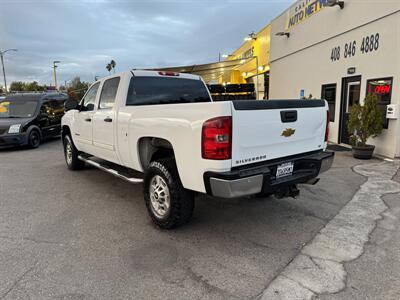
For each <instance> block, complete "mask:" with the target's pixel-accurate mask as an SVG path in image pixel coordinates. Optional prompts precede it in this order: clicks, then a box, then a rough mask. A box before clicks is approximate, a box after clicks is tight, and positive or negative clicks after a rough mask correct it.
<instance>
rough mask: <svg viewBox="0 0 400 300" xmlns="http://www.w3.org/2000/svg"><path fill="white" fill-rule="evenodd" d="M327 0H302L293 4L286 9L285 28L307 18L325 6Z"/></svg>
mask: <svg viewBox="0 0 400 300" xmlns="http://www.w3.org/2000/svg"><path fill="white" fill-rule="evenodd" d="M327 2H328V0H302V1H299V2H297V3H296V4H294V5H293V6H292V7H291V8H290V9H289V10H288V11H287V21H286V29H291V28H293V27H294V26H296V25H297V24H300V23H301V22H303V21H305V20H307V19H308V18H309V17H311V16H312V15H314V14H316V13H318V12H319V11H321V9H323V8H324V7H325V6H326V3H327Z"/></svg>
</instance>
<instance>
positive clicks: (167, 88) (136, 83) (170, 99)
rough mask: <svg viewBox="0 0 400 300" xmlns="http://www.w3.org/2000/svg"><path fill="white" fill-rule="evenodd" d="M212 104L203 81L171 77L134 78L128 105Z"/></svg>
mask: <svg viewBox="0 0 400 300" xmlns="http://www.w3.org/2000/svg"><path fill="white" fill-rule="evenodd" d="M195 102H211V99H210V96H209V94H208V91H207V88H206V86H205V85H204V83H203V82H202V81H201V80H196V79H183V78H171V77H153V76H138V77H132V79H131V82H130V85H129V90H128V97H127V100H126V105H154V104H174V103H195Z"/></svg>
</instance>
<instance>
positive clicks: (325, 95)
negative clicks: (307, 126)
mask: <svg viewBox="0 0 400 300" xmlns="http://www.w3.org/2000/svg"><path fill="white" fill-rule="evenodd" d="M321 99H325V100H326V101H327V102H328V106H329V116H330V120H329V121H330V122H335V106H336V84H324V85H323V86H322V91H321Z"/></svg>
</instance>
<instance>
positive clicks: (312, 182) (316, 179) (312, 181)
mask: <svg viewBox="0 0 400 300" xmlns="http://www.w3.org/2000/svg"><path fill="white" fill-rule="evenodd" d="M319 180H320V179H319V178H313V179H310V180H309V181H307V182H305V183H304V184H310V185H315V184H317V183H318V182H319Z"/></svg>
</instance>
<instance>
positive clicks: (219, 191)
mask: <svg viewBox="0 0 400 300" xmlns="http://www.w3.org/2000/svg"><path fill="white" fill-rule="evenodd" d="M262 184H263V175H262V174H260V175H256V176H251V177H246V178H242V179H236V180H225V179H219V178H213V177H211V178H210V186H211V190H212V194H213V196H215V197H221V198H235V197H241V196H245V195H252V194H257V193H260V192H261V189H262Z"/></svg>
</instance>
